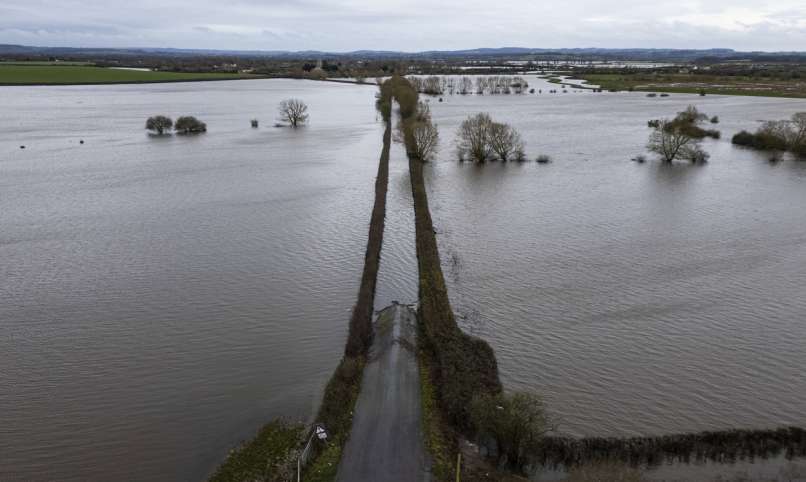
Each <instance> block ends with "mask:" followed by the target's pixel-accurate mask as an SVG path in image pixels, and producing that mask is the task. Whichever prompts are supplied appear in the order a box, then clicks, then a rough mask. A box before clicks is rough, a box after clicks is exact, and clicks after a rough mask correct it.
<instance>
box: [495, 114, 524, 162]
mask: <svg viewBox="0 0 806 482" xmlns="http://www.w3.org/2000/svg"><path fill="white" fill-rule="evenodd" d="M489 142H490V149H491V150H492V151H493V152H494V153H495V154H496V155H497V156H498V158H499V159H500V160H502V161H504V162H506V161H508V160H510V159H512V158H513V157H516V156H517V155H518V154H520V153H523V140H522V139H521V135H520V134H519V133H518V131H516V130H515V129H514V128H513V127H512V126H511V125H509V124H502V123H499V122H493V123H492V125H490V132H489Z"/></svg>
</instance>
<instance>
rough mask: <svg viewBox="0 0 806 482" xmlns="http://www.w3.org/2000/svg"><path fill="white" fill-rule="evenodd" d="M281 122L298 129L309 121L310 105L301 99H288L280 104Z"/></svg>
mask: <svg viewBox="0 0 806 482" xmlns="http://www.w3.org/2000/svg"><path fill="white" fill-rule="evenodd" d="M279 110H280V120H281V121H283V122H288V123H289V124H290V125H291V127H298V126H300V125H302V124H304V123H305V122H307V121H308V105H307V104H305V102H303V101H301V100H299V99H286V100H284V101H282V102H280V109H279Z"/></svg>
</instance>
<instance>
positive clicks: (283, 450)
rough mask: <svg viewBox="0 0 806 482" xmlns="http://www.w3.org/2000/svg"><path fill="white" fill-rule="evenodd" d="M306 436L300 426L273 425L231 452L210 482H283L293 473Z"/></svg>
mask: <svg viewBox="0 0 806 482" xmlns="http://www.w3.org/2000/svg"><path fill="white" fill-rule="evenodd" d="M304 434H305V426H304V425H302V424H289V423H286V422H283V421H279V420H277V421H273V422H270V423H268V424H266V425H265V426H263V428H261V429H260V431H259V432H258V433H257V435H256V436H255V437H254V438H253V439H252V440H249V441H247V442H244V444H243V445H241V446H240V447H238V448H236V449H234V450H232V452H230V454H229V456H228V457H227V460H225V461H224V463H223V464H221V465H220V466H219V467H218V469H217V470H216V471H215V473H214V474H213V476H212V477H210V481H211V482H241V481H244V480H266V481H269V480H271V481H274V480H283V478H288V476H290V475H291V474H293V473H294V470H295V469H296V460H297V453H298V449H299V447H300V445H301V444H302V440H303V436H304Z"/></svg>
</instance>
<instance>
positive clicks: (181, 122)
mask: <svg viewBox="0 0 806 482" xmlns="http://www.w3.org/2000/svg"><path fill="white" fill-rule="evenodd" d="M174 129H176V132H178V133H180V134H198V133H201V132H207V124H205V123H204V122H202V121H200V120H199V119H197V118H195V117H193V116H182V117H180V118H178V119H176V124H175V125H174Z"/></svg>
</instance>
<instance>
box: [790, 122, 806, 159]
mask: <svg viewBox="0 0 806 482" xmlns="http://www.w3.org/2000/svg"><path fill="white" fill-rule="evenodd" d="M787 144H789V148H790V149H791V150H792V151H794V152H799V153H803V152H806V112H798V113H797V114H794V115H793V116H792V120H790V121H789V129H788V132H787Z"/></svg>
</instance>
